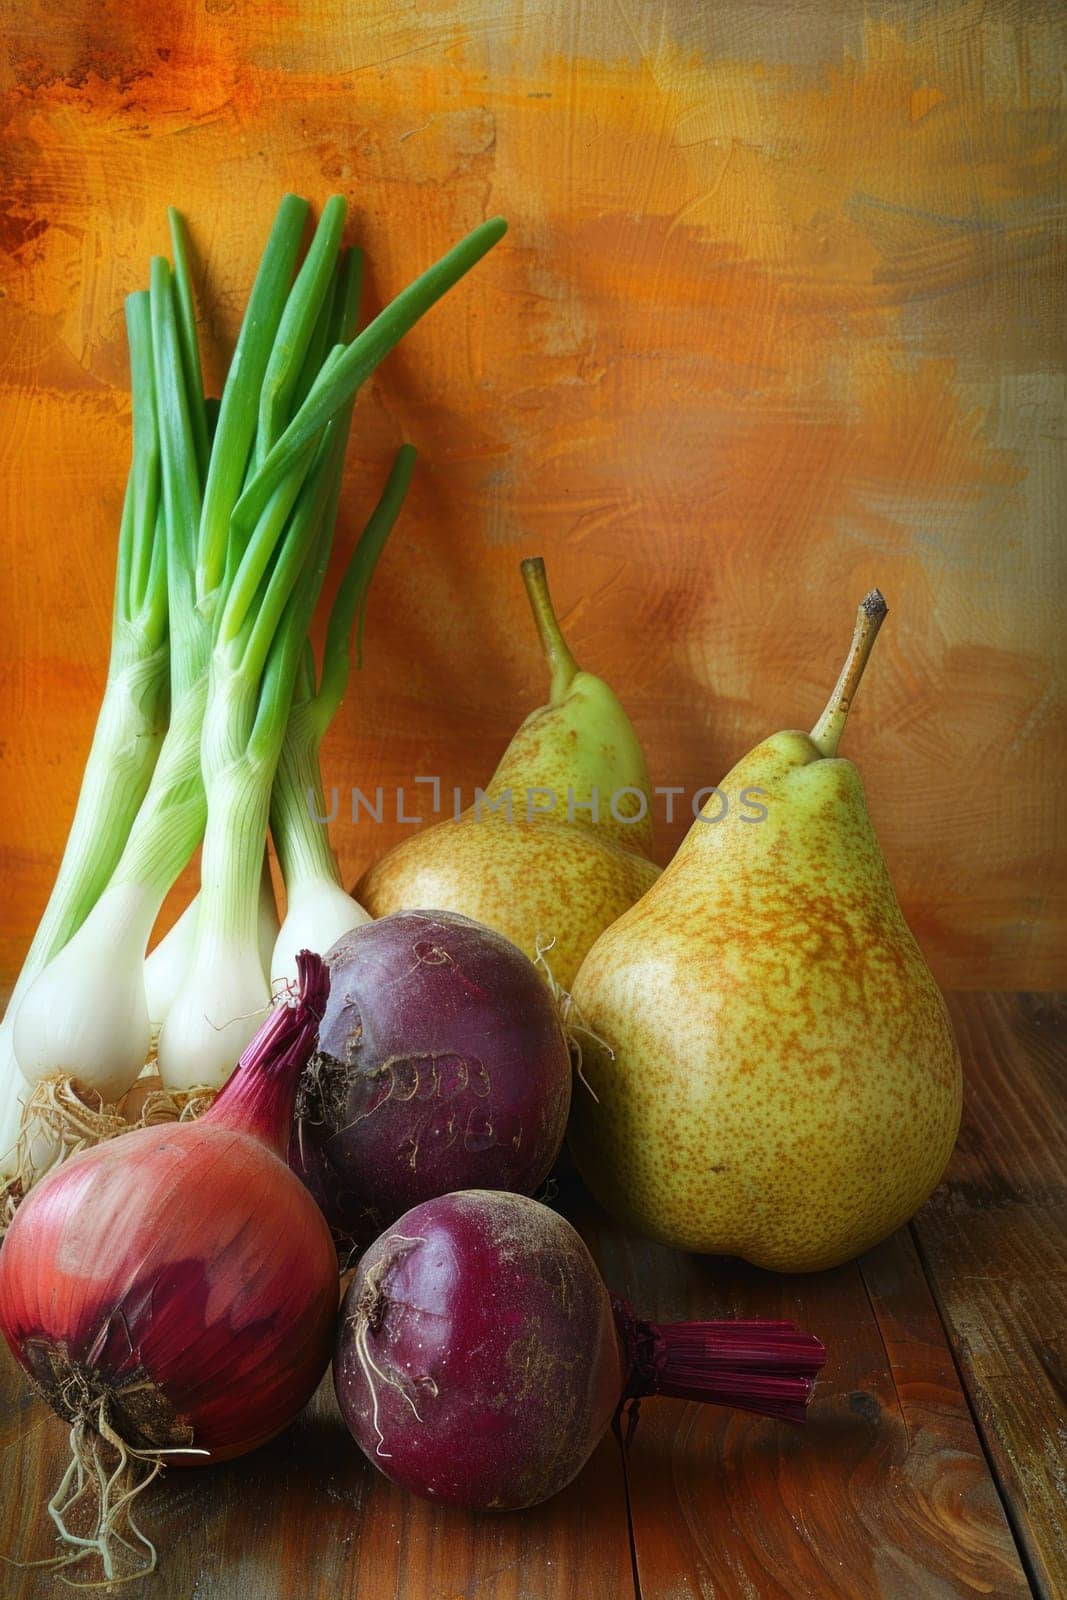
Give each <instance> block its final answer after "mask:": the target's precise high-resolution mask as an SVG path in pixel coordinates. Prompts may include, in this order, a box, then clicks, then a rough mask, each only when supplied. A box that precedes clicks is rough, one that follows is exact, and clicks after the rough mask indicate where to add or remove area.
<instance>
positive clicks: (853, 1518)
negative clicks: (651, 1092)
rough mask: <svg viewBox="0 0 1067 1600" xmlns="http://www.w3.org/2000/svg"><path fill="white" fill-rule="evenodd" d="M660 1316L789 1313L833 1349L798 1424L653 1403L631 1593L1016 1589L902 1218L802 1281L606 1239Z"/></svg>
mask: <svg viewBox="0 0 1067 1600" xmlns="http://www.w3.org/2000/svg"><path fill="white" fill-rule="evenodd" d="M613 1254H614V1255H615V1261H614V1262H613V1265H614V1267H615V1275H616V1277H619V1276H621V1277H622V1279H623V1281H624V1282H625V1283H626V1284H627V1286H629V1287H630V1289H631V1291H632V1293H633V1295H634V1296H635V1297H636V1296H640V1300H641V1304H642V1309H644V1308H645V1305H646V1302H647V1289H646V1285H654V1286H655V1288H654V1301H655V1303H654V1304H653V1306H652V1308H651V1313H650V1314H652V1315H654V1316H655V1317H656V1318H657V1319H661V1320H668V1319H670V1318H682V1317H693V1316H708V1315H727V1316H728V1315H740V1314H743V1315H745V1316H753V1315H757V1316H774V1317H782V1316H786V1317H792V1318H793V1319H794V1320H795V1321H797V1322H799V1323H800V1324H802V1325H803V1326H805V1327H807V1328H809V1329H811V1330H812V1331H813V1332H815V1333H817V1334H818V1335H819V1336H820V1337H821V1338H822V1339H823V1340H824V1341H825V1343H826V1346H827V1349H828V1351H829V1360H828V1363H827V1366H826V1368H825V1369H824V1372H823V1374H822V1377H821V1380H820V1382H819V1385H818V1388H817V1391H816V1397H815V1399H814V1401H813V1404H812V1406H811V1410H810V1413H809V1420H808V1422H807V1424H806V1426H805V1427H804V1428H803V1429H796V1430H793V1429H787V1428H783V1427H779V1426H776V1425H774V1424H772V1423H768V1422H767V1421H765V1420H763V1419H760V1418H753V1417H743V1416H741V1415H736V1416H730V1415H727V1414H726V1413H725V1412H721V1411H718V1410H716V1409H714V1408H711V1407H699V1406H687V1407H684V1408H678V1407H670V1406H667V1405H666V1404H660V1405H658V1406H655V1405H653V1404H651V1403H650V1404H649V1405H647V1406H646V1407H645V1409H644V1413H643V1415H642V1418H641V1421H640V1424H639V1429H638V1435H637V1438H636V1440H635V1443H634V1446H633V1449H632V1452H631V1455H630V1459H629V1487H630V1496H631V1506H632V1515H633V1529H634V1544H635V1549H636V1558H637V1570H638V1576H639V1581H640V1593H641V1596H642V1597H643V1600H675V1597H680V1596H686V1597H687V1600H688V1597H692V1600H697V1597H700V1600H735V1597H738V1600H741V1597H744V1600H749V1597H752V1600H756V1597H758V1600H830V1597H833V1600H890V1597H895V1596H898V1595H899V1596H904V1595H908V1596H912V1595H914V1596H919V1595H923V1596H926V1595H936V1596H938V1597H939V1600H941V1597H944V1600H948V1597H949V1596H953V1597H963V1596H967V1597H973V1596H978V1595H996V1596H998V1597H1002V1600H1016V1597H1020V1600H1021V1597H1022V1596H1025V1595H1027V1594H1029V1592H1030V1591H1029V1587H1028V1585H1027V1582H1026V1579H1025V1577H1024V1575H1023V1571H1022V1568H1021V1566H1020V1563H1019V1558H1018V1555H1017V1553H1016V1550H1015V1545H1014V1542H1013V1540H1012V1536H1011V1532H1010V1529H1009V1527H1008V1524H1007V1521H1006V1518H1005V1515H1004V1511H1003V1508H1002V1506H1001V1504H1000V1501H999V1499H998V1496H997V1492H996V1488H995V1486H994V1484H993V1482H992V1479H991V1476H990V1473H989V1470H988V1467H987V1465H986V1461H985V1458H984V1455H983V1451H982V1446H981V1444H980V1442H979V1440H978V1438H977V1436H976V1433H975V1429H974V1426H973V1423H972V1421H971V1417H970V1414H969V1411H968V1407H967V1402H966V1399H965V1397H964V1395H963V1392H962V1390H961V1387H960V1383H959V1379H958V1377H957V1375H956V1372H955V1370H954V1366H953V1361H952V1354H951V1351H950V1349H949V1348H948V1345H947V1343H946V1340H945V1336H944V1331H943V1329H942V1327H941V1323H940V1321H939V1319H938V1316H937V1312H936V1310H935V1308H934V1305H933V1302H932V1300H931V1297H930V1293H929V1289H928V1287H927V1285H926V1282H925V1280H924V1278H923V1275H922V1271H921V1268H920V1266H919V1263H918V1260H917V1258H916V1255H915V1251H914V1249H913V1247H912V1245H911V1242H910V1240H909V1238H908V1234H907V1232H906V1231H902V1232H900V1233H897V1234H896V1235H894V1237H893V1238H892V1239H890V1240H888V1241H887V1242H886V1243H885V1244H884V1245H882V1246H880V1247H879V1249H877V1250H875V1251H872V1252H871V1253H870V1254H869V1255H868V1256H866V1257H865V1258H864V1259H863V1260H862V1261H861V1262H859V1263H856V1264H852V1265H849V1266H846V1267H842V1268H839V1269H837V1270H836V1271H833V1272H827V1273H819V1274H816V1275H813V1276H811V1277H805V1278H802V1279H797V1280H790V1279H785V1278H780V1277H777V1276H775V1275H774V1274H771V1273H764V1272H760V1271H758V1270H757V1269H755V1268H751V1267H748V1266H745V1265H744V1264H740V1263H733V1262H720V1261H715V1260H712V1259H710V1258H709V1259H701V1258H696V1257H689V1258H685V1257H680V1256H676V1255H673V1254H672V1253H671V1252H668V1251H665V1250H661V1249H659V1248H658V1247H655V1246H652V1245H649V1244H647V1243H645V1242H644V1241H630V1240H626V1241H616V1242H615V1244H614V1250H613Z"/></svg>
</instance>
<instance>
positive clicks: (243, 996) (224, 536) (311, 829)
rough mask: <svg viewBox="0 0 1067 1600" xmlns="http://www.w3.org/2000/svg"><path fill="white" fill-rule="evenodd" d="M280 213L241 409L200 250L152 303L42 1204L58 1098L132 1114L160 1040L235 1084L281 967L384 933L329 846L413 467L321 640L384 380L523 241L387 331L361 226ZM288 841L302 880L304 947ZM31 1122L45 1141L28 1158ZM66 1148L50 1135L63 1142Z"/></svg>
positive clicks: (174, 220)
mask: <svg viewBox="0 0 1067 1600" xmlns="http://www.w3.org/2000/svg"><path fill="white" fill-rule="evenodd" d="M308 210H309V208H308V205H307V203H306V202H305V201H304V200H301V199H299V198H297V197H296V196H293V195H287V196H286V197H285V198H284V200H283V201H282V203H281V206H280V208H279V211H278V214H277V217H276V219H275V222H274V226H273V228H272V231H271V234H270V237H269V239H268V242H267V246H266V249H265V251H264V254H263V257H262V260H261V263H260V266H259V270H258V273H257V276H256V279H255V283H254V285H253V288H252V291H251V295H250V298H249V301H248V306H247V310H246V313H245V317H244V322H243V324H242V327H241V331H240V335H239V337H238V341H237V345H236V348H235V350H234V353H233V358H232V361H231V364H230V368H229V373H228V376H227V378H226V382H225V385H224V388H223V392H222V396H221V399H220V400H219V401H218V402H217V403H215V402H212V401H210V400H207V399H206V398H205V396H204V392H203V378H202V373H201V363H200V355H199V349H198V344H197V334H196V313H195V305H194V298H193V291H192V284H191V275H190V266H189V247H188V240H187V235H186V231H185V227H184V223H183V221H182V219H181V217H180V216H179V215H178V214H177V213H175V212H172V213H171V243H172V253H173V263H171V262H170V261H168V260H166V259H163V258H157V259H155V260H154V261H153V262H152V267H151V279H150V287H149V289H148V290H146V291H142V292H139V293H136V294H132V295H131V296H130V297H129V299H128V301H127V307H126V317H127V329H128V334H129V347H130V366H131V391H132V416H133V451H132V464H131V467H130V472H129V479H128V483H127V488H126V497H125V502H124V506H123V512H122V520H121V525H120V533H119V552H118V565H117V575H116V584H115V607H114V620H113V630H112V642H111V659H110V665H109V670H108V676H107V682H106V687H105V690H104V696H103V702H102V705H101V709H100V714H99V719H98V722H97V726H96V731H95V734H94V737H93V741H92V746H91V749H90V752H89V756H88V760H87V762H86V767H85V774H84V778H83V781H82V787H81V792H80V795H79V799H78V804H77V808H76V812H75V816H74V820H73V823H72V826H71V829H70V834H69V838H68V842H67V846H66V850H65V852H64V855H63V858H62V862H61V865H60V868H59V872H58V875H57V877H56V881H55V885H54V888H53V891H52V894H51V897H50V899H49V902H48V905H47V908H46V910H45V912H44V915H43V917H42V919H41V922H40V926H39V928H38V930H37V934H36V937H35V938H34V940H33V943H32V945H31V947H30V950H29V953H28V955H27V957H26V961H25V964H24V966H23V969H22V972H21V973H20V975H19V978H18V982H17V984H16V986H15V989H14V992H13V994H12V997H11V1000H10V1002H9V1005H8V1010H7V1014H6V1016H5V1018H4V1022H3V1024H2V1026H0V1157H2V1162H3V1166H2V1173H0V1176H2V1177H3V1179H4V1180H5V1181H7V1182H14V1183H16V1184H18V1185H23V1186H24V1185H25V1184H27V1183H28V1182H31V1181H33V1179H34V1178H35V1177H36V1176H39V1175H40V1171H41V1168H42V1165H45V1164H47V1163H48V1162H50V1161H52V1160H54V1159H57V1158H58V1156H59V1155H61V1154H62V1153H63V1150H64V1149H65V1148H69V1146H70V1141H67V1142H66V1143H64V1140H63V1137H62V1128H61V1127H60V1128H59V1130H58V1134H57V1128H56V1120H55V1108H56V1105H57V1104H58V1101H57V1099H56V1097H54V1096H53V1097H52V1098H51V1099H50V1100H49V1099H48V1096H47V1095H46V1096H45V1100H46V1101H47V1102H48V1104H49V1107H50V1119H51V1120H49V1119H46V1120H45V1121H44V1122H43V1123H42V1124H41V1125H40V1127H38V1128H37V1129H36V1131H35V1133H34V1136H33V1137H32V1138H31V1137H29V1136H28V1135H27V1119H26V1113H25V1110H24V1107H25V1106H26V1104H27V1103H29V1104H30V1105H31V1106H32V1105H33V1103H34V1102H35V1101H36V1100H37V1099H38V1096H39V1094H40V1091H41V1090H42V1089H44V1088H46V1086H48V1085H55V1084H63V1085H65V1086H67V1087H68V1089H69V1088H71V1087H72V1088H73V1091H74V1103H75V1104H81V1103H84V1102H85V1101H87V1100H88V1101H89V1102H91V1103H95V1104H97V1105H100V1104H103V1105H104V1106H115V1105H117V1104H118V1102H120V1101H121V1100H122V1098H123V1097H124V1096H125V1095H126V1094H127V1093H128V1091H129V1090H130V1089H131V1086H132V1085H133V1084H134V1082H135V1080H136V1079H137V1078H138V1077H139V1075H140V1074H141V1073H142V1070H143V1069H144V1066H145V1062H146V1059H147V1058H148V1056H149V1053H150V1048H151V1042H152V1038H153V1034H154V1031H155V1030H156V1029H158V1030H159V1032H158V1072H159V1076H160V1078H161V1079H162V1083H163V1085H164V1086H165V1088H166V1090H168V1091H171V1092H173V1093H174V1094H182V1093H184V1092H187V1091H191V1090H194V1089H200V1088H206V1089H216V1088H218V1087H219V1086H220V1085H221V1084H222V1083H223V1082H225V1080H226V1078H227V1076H228V1075H229V1073H230V1071H231V1069H232V1067H233V1065H234V1063H235V1062H236V1061H237V1058H238V1056H239V1055H240V1053H241V1051H242V1049H243V1048H244V1046H245V1045H246V1044H247V1043H248V1041H249V1039H250V1038H251V1037H252V1035H253V1033H254V1032H255V1030H256V1028H257V1026H258V1025H259V1023H260V1022H261V1021H262V1018H263V1015H264V1012H265V1010H266V1008H267V1007H268V1005H269V1003H270V998H271V981H270V980H271V972H272V970H273V972H274V975H275V977H285V976H287V975H288V974H289V973H290V971H291V969H292V967H293V965H294V963H295V953H296V951H297V950H298V949H300V948H303V947H305V946H306V947H308V948H311V949H315V950H319V951H323V950H325V949H327V948H328V947H329V945H330V944H331V943H332V942H333V941H334V939H335V938H336V937H337V936H338V935H339V934H340V933H341V932H343V931H345V930H347V929H348V928H350V927H353V926H355V925H356V924H357V923H359V922H360V921H362V920H364V919H365V915H366V914H365V913H364V912H363V911H362V910H361V908H360V907H359V906H358V905H357V904H356V902H355V901H354V900H352V899H351V897H350V896H348V895H347V894H346V893H345V892H344V889H343V887H342V885H341V882H340V878H339V874H338V870H337V865H336V861H335V858H334V857H333V854H332V852H331V849H330V845H329V841H328V839H327V837H326V833H325V828H324V826H323V824H321V823H320V822H318V821H317V820H316V819H317V818H318V817H321V816H323V814H324V812H323V809H322V806H321V804H318V805H315V804H313V803H309V797H310V799H311V800H314V799H316V798H317V799H318V800H319V801H321V793H322V785H321V778H320V775H319V766H318V747H319V742H320V740H321V738H322V735H323V733H324V731H325V728H326V726H327V724H328V723H329V721H330V718H331V717H332V715H333V713H334V712H335V711H336V709H337V706H338V704H339V703H340V700H341V698H342V695H343V693H344V690H345V686H346V682H347V676H348V669H349V642H350V636H351V634H352V632H353V629H356V631H357V632H358V631H359V630H360V629H361V626H362V614H363V605H364V602H365V598H366V592H367V586H368V584H369V581H370V576H371V573H372V571H373V568H374V564H375V561H376V560H377V557H378V555H379V553H380V551H381V548H382V546H383V544H384V542H385V539H386V537H387V536H388V533H389V530H390V528H391V526H392V524H393V522H394V520H395V518H396V516H397V513H398V511H399V509H400V506H401V503H402V501H403V498H404V495H405V493H406V490H407V485H408V482H409V480H410V477H411V468H412V462H413V458H414V452H413V451H412V450H411V449H410V448H409V447H407V446H405V447H403V448H402V449H401V451H400V453H399V455H398V457H397V460H396V463H395V465H394V467H393V469H392V472H391V473H390V475H389V479H388V482H387V483H386V485H385V489H384V492H383V494H382V496H381V499H380V501H379V503H378V505H377V507H376V509H375V511H374V512H373V514H372V516H371V518H370V521H369V523H368V524H367V527H366V529H365V531H364V534H363V536H362V538H361V540H360V542H359V545H358V547H357V549H356V552H355V555H354V556H353V558H352V561H351V563H350V565H349V567H348V569H347V571H346V572H345V574H344V576H343V578H342V581H341V584H340V587H339V589H338V592H337V596H336V599H335V603H334V606H333V609H332V613H331V616H330V619H329V625H328V629H327V635H326V644H325V648H324V652H323V658H322V663H321V668H319V667H317V665H316V662H315V659H314V656H313V653H312V650H311V646H310V644H309V641H308V630H309V625H310V622H311V618H312V613H313V611H314V609H315V606H316V603H317V601H318V598H319V593H320V590H321V588H322V584H323V579H324V575H325V572H326V567H327V564H328V561H329V557H330V549H331V544H332V539H333V530H334V523H335V520H336V516H337V510H338V502H339V498H340V492H341V477H342V469H343V463H344V456H345V447H346V443H347V439H348V434H349V429H350V424H351V417H352V411H353V407H354V403H355V399H356V395H357V392H358V390H359V388H360V386H361V385H362V384H363V383H364V382H365V380H366V379H367V378H368V377H369V376H370V374H371V373H372V372H373V371H374V369H375V368H376V367H377V365H378V364H379V362H380V361H381V360H382V359H383V357H384V356H385V355H387V354H388V352H389V351H390V350H391V349H392V348H393V346H394V345H395V344H396V343H397V341H398V340H399V339H400V338H401V337H402V336H403V335H404V334H405V333H406V332H407V331H408V330H409V329H410V328H411V327H412V325H413V324H414V323H415V322H416V321H417V320H418V319H419V318H420V317H421V316H422V315H423V313H424V312H426V311H427V310H428V309H429V308H430V307H431V306H432V305H433V304H434V303H435V301H437V300H438V299H439V298H440V296H441V295H442V294H444V293H445V292H446V291H447V290H448V289H450V288H451V287H452V286H453V285H454V284H455V283H456V282H457V281H458V280H459V279H460V278H461V277H462V276H463V275H464V274H465V273H466V272H467V271H468V270H469V269H470V268H471V267H472V266H474V265H475V264H476V263H477V262H478V261H479V260H480V259H481V257H482V256H483V255H484V254H485V253H486V252H487V251H488V250H489V249H490V248H491V247H492V246H493V245H494V244H495V243H496V242H497V241H498V240H499V239H500V238H501V236H502V235H503V233H504V229H505V224H504V222H503V221H502V220H501V219H494V220H492V221H490V222H486V223H483V224H482V225H481V226H480V227H478V228H476V229H475V230H474V231H473V232H472V233H471V234H469V235H468V236H467V238H465V239H464V240H462V241H461V242H460V243H459V244H458V245H456V246H455V247H454V248H453V249H452V250H450V251H449V252H448V253H447V254H446V255H445V256H443V257H442V258H441V259H440V260H439V261H438V262H436V263H435V265H433V266H432V267H430V268H429V269H428V270H427V271H426V272H424V273H423V274H422V276H421V277H419V278H418V279H416V280H415V282H414V283H412V284H411V285H410V286H409V287H408V288H406V289H405V290H403V292H402V293H400V294H399V295H398V296H397V297H396V299H395V300H393V301H392V303H391V304H390V305H388V306H387V307H386V309H385V310H384V311H382V312H381V313H380V314H379V315H378V316H377V317H375V318H374V320H373V321H371V322H369V323H368V324H367V326H365V327H364V328H362V330H360V331H358V332H357V331H356V329H357V308H358V300H359V287H360V276H361V259H360V256H359V254H358V252H355V251H351V250H343V249H342V247H341V236H342V231H343V227H344V222H345V204H344V201H343V200H342V199H341V198H340V197H339V196H334V197H333V198H331V199H330V200H328V201H327V203H326V204H325V206H324V207H323V209H322V212H321V215H320V218H319V222H318V225H317V227H316V229H315V232H314V236H313V238H312V240H311V243H310V245H309V247H308V249H307V252H306V254H305V255H304V258H303V261H302V263H300V264H299V267H298V262H300V254H301V243H302V237H303V234H304V230H305V225H306V222H307V217H308ZM268 822H269V826H270V829H271V832H272V834H273V838H274V842H275V847H276V852H277V856H278V860H279V863H280V866H281V869H282V873H283V877H284V880H285V885H286V898H287V906H288V910H287V915H286V919H285V922H284V924H283V925H282V927H281V930H280V931H279V930H278V924H277V917H276V913H275V909H274V897H273V891H272V888H271V883H270V876H269V872H267V870H266V865H265V847H266V839H267V829H268ZM201 842H202V846H203V848H202V854H201V883H200V891H199V894H198V895H197V896H196V898H195V900H194V901H193V903H192V905H191V906H190V907H189V908H188V909H187V911H186V912H185V914H184V915H183V916H182V917H181V918H180V919H179V921H178V923H177V924H175V927H174V928H173V929H172V930H171V932H170V934H169V935H168V936H167V937H166V938H165V939H164V940H163V941H162V943H161V944H160V945H159V946H158V947H157V949H156V950H155V951H154V952H153V954H152V956H151V957H150V958H149V959H148V961H147V963H146V949H147V946H148V943H149V939H150V937H151V934H152V929H153V927H154V925H155V923H156V919H157V917H158V916H159V913H160V909H161V907H162V905H163V901H164V899H165V897H166V895H167V893H168V891H169V890H170V889H171V887H172V886H173V884H174V883H175V881H176V880H177V878H178V876H179V874H180V873H181V872H182V870H183V869H184V867H185V866H186V865H187V863H188V862H189V861H190V859H191V858H192V856H193V854H194V853H195V851H196V849H197V847H198V846H199V845H201ZM20 1127H21V1128H22V1137H21V1138H20V1137H19V1131H20ZM46 1135H47V1137H46Z"/></svg>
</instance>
